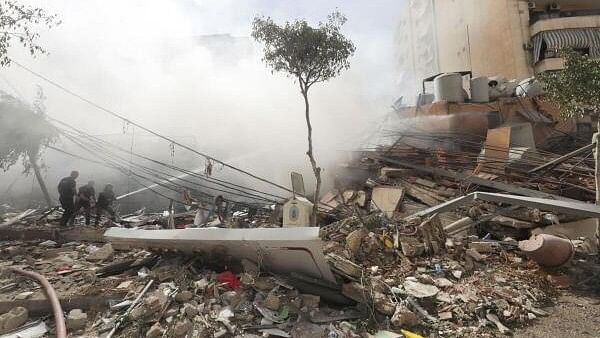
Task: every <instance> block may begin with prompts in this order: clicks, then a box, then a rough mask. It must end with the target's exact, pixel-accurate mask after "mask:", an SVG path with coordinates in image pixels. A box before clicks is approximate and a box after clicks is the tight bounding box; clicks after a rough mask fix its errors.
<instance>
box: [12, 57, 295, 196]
mask: <svg viewBox="0 0 600 338" xmlns="http://www.w3.org/2000/svg"><path fill="white" fill-rule="evenodd" d="M11 61H12V63H14V64H15V65H17V66H19V67H21V68H22V69H24V70H25V71H27V72H29V73H31V74H32V75H34V76H36V77H38V78H40V79H42V80H44V81H46V82H48V83H49V84H51V85H53V86H55V87H57V88H59V89H61V90H62V91H64V92H66V93H67V94H69V95H71V96H74V97H76V98H78V99H80V100H82V101H84V102H86V103H88V104H89V105H91V106H93V107H95V108H97V109H99V110H102V111H104V112H106V113H108V114H110V115H112V116H114V117H116V118H118V119H121V120H122V121H124V122H126V123H129V124H131V125H134V126H136V127H138V128H140V129H142V130H144V131H146V132H148V133H150V134H152V135H154V136H157V137H159V138H162V139H164V140H166V141H168V142H170V143H171V144H174V145H177V146H179V147H181V148H183V149H186V150H189V151H191V152H193V153H195V154H197V155H200V156H202V157H204V158H206V159H209V160H212V161H214V162H217V163H219V164H221V165H223V166H225V167H227V168H230V169H233V170H235V171H237V172H240V173H242V174H245V175H248V176H250V177H252V178H254V179H257V180H259V181H262V182H265V183H268V184H270V185H272V186H274V187H277V188H279V189H282V190H285V191H287V192H293V191H292V190H290V189H288V188H286V187H284V186H282V185H280V184H277V183H275V182H272V181H269V180H267V179H265V178H262V177H260V176H257V175H255V174H252V173H250V172H248V171H246V170H243V169H240V168H237V167H235V166H233V165H231V164H228V163H225V162H223V161H220V160H218V159H216V158H214V157H212V156H210V155H207V154H204V153H202V152H199V151H197V150H195V149H193V148H191V147H188V146H186V145H185V144H182V143H179V142H177V141H175V140H173V139H171V138H169V137H166V136H163V135H161V134H159V133H157V132H155V131H153V130H151V129H148V128H146V127H144V126H142V125H140V124H138V123H136V122H133V121H131V120H130V119H128V118H126V117H124V116H122V115H120V114H118V113H116V112H114V111H112V110H110V109H108V108H105V107H103V106H101V105H99V104H97V103H95V102H93V101H91V100H89V99H86V98H85V97H83V96H81V95H79V94H77V93H75V92H73V91H71V90H69V89H68V88H66V87H64V86H62V85H61V84H59V83H57V82H55V81H53V80H51V79H49V78H47V77H45V76H44V75H41V74H39V73H37V72H35V71H33V70H31V69H29V68H28V67H26V66H24V65H22V64H20V63H19V62H17V61H15V60H11Z"/></svg>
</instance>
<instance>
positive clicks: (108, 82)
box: [0, 0, 401, 197]
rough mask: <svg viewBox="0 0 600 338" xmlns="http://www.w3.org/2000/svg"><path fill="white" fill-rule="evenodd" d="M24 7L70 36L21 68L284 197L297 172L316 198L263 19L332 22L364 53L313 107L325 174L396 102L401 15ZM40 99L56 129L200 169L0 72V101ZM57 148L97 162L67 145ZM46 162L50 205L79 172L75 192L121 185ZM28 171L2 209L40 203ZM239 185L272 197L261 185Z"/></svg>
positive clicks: (303, 6) (123, 4) (14, 181)
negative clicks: (265, 52)
mask: <svg viewBox="0 0 600 338" xmlns="http://www.w3.org/2000/svg"><path fill="white" fill-rule="evenodd" d="M26 3H28V4H32V5H34V6H40V7H43V8H45V9H46V10H47V11H49V12H54V13H57V14H58V15H59V16H60V18H61V20H62V21H63V23H62V25H60V26H58V27H56V28H54V29H52V30H50V31H41V32H40V33H41V35H42V36H41V38H40V41H39V42H40V43H41V44H42V45H43V46H44V47H45V48H46V49H47V50H48V51H49V52H50V54H49V55H47V56H46V55H42V56H39V57H37V58H32V57H31V56H29V55H27V52H26V51H24V50H22V49H20V48H13V49H12V50H11V51H10V52H11V55H12V57H13V58H14V59H15V60H17V61H18V62H19V63H21V64H23V65H26V66H27V67H29V68H31V69H33V70H35V71H37V72H39V73H41V74H43V75H45V76H47V77H48V78H50V79H52V80H54V81H56V82H58V83H60V84H62V85H64V86H65V87H67V88H69V89H71V90H73V91H74V92H76V93H78V94H81V95H82V96H83V97H85V98H87V99H89V100H91V101H94V102H96V103H98V104H100V105H102V106H104V107H106V108H109V109H111V110H114V111H116V112H119V113H120V114H122V115H124V116H126V117H127V118H129V119H131V120H132V121H135V122H138V123H140V124H142V125H144V126H146V127H148V128H150V129H152V130H155V131H157V132H159V133H161V134H164V135H168V136H170V137H172V138H174V139H176V140H178V141H180V142H182V143H185V144H186V145H189V146H191V147H193V148H195V149H198V150H200V151H202V152H205V153H208V154H210V155H212V156H214V157H216V158H218V159H221V160H223V161H225V162H228V163H231V164H234V165H236V166H239V167H241V168H243V169H247V170H249V171H251V172H253V173H256V174H258V175H260V176H263V177H266V178H269V179H270V180H272V181H275V182H277V183H280V184H283V185H286V186H289V185H290V184H289V172H290V171H299V172H301V173H303V174H304V176H305V182H306V184H307V189H309V191H310V190H311V189H312V188H311V186H312V181H313V178H312V174H311V170H310V165H309V162H308V160H307V157H306V155H305V152H306V125H305V120H304V115H303V113H304V106H303V101H302V99H301V96H300V94H299V90H298V87H297V84H295V83H294V82H293V80H292V79H290V78H287V77H286V76H285V75H284V74H277V73H276V74H272V73H271V71H270V70H269V69H268V68H266V66H265V65H264V63H263V62H262V61H261V46H260V45H258V44H257V43H255V42H254V41H252V40H251V38H250V29H251V21H252V18H253V17H254V16H255V15H257V14H262V15H269V16H272V17H274V18H275V19H276V20H277V21H279V22H281V21H283V20H291V19H293V18H306V19H307V20H309V21H310V22H312V23H317V22H318V21H319V20H325V18H326V16H327V14H328V13H330V12H332V11H333V10H335V9H336V8H337V9H338V10H340V11H341V12H343V13H344V14H346V16H347V17H348V22H347V24H346V25H345V26H344V32H345V33H346V34H347V36H348V37H349V38H350V39H352V40H353V41H354V43H355V44H356V47H357V51H356V54H355V56H354V57H353V59H352V60H351V68H350V70H348V71H345V72H344V73H343V74H342V75H341V76H340V77H338V78H336V79H334V80H332V81H330V82H329V83H325V84H321V85H316V86H314V88H313V89H311V91H312V92H311V93H310V99H311V109H312V118H313V126H314V140H315V141H314V142H315V152H316V157H317V161H318V162H319V163H320V164H321V165H322V166H323V167H324V168H325V173H326V174H327V173H330V172H331V170H333V169H332V168H333V164H334V162H335V161H336V160H338V159H339V158H340V156H341V155H343V153H341V152H340V151H342V150H350V149H353V148H354V147H358V146H360V142H361V141H362V140H363V139H364V137H365V136H366V135H368V134H369V133H371V132H372V131H373V130H375V128H376V127H377V125H378V123H379V122H380V121H381V120H382V118H383V116H385V115H386V114H387V113H388V112H389V110H390V109H389V107H390V104H391V103H392V102H393V101H394V99H395V98H396V95H395V93H396V92H397V84H396V83H395V82H394V78H395V74H394V65H395V64H396V63H395V62H394V59H393V58H394V53H393V48H394V46H393V35H394V30H395V28H396V19H397V17H398V16H399V14H400V13H398V11H399V10H400V8H401V5H400V4H398V3H397V1H392V0H385V1H378V2H363V1H348V2H347V1H341V0H340V1H331V2H327V3H326V4H324V3H322V2H320V1H316V0H308V1H296V2H275V1H267V0H262V1H258V0H252V1H231V0H226V1H203V0H198V1H184V0H181V1H166V0H156V1H141V0H135V1H107V0H104V1H97V0H94V1H67V0H55V1H51V2H47V1H33V0H32V1H26ZM37 85H40V86H42V87H43V89H44V94H45V95H46V97H47V100H46V103H45V104H46V107H47V113H48V114H49V115H50V116H52V117H54V118H56V119H59V120H62V121H65V122H68V123H70V124H72V125H74V126H76V127H77V128H80V129H82V130H83V131H85V132H88V133H91V134H94V135H99V136H101V137H102V138H104V139H106V140H108V141H110V142H114V143H117V144H119V145H120V146H123V147H126V148H132V149H133V150H134V151H135V152H140V153H143V154H145V155H149V156H152V157H154V158H157V159H161V160H165V161H169V162H172V163H174V164H178V165H182V166H185V167H186V168H187V169H195V168H197V167H198V166H202V165H204V160H203V159H201V158H198V157H197V156H195V155H193V154H192V153H190V152H188V151H185V150H182V149H179V148H176V149H175V153H174V154H173V153H172V152H171V149H170V146H169V143H168V142H166V141H162V140H158V139H156V138H155V137H153V136H151V135H148V134H147V133H144V132H142V131H141V130H139V129H136V128H134V127H132V126H127V125H125V124H124V123H123V122H122V121H120V120H118V119H115V118H113V117H110V116H109V115H107V114H106V113H104V112H102V111H99V110H98V109H96V108H94V107H92V106H90V105H89V104H87V103H85V102H82V101H81V100H79V99H77V98H74V97H72V96H69V95H67V94H66V93H65V92H63V91H61V90H60V89H57V88H56V87H53V86H51V85H49V84H48V83H46V82H44V81H42V80H41V79H39V78H37V77H35V76H33V75H31V74H29V73H27V72H25V71H24V70H23V69H21V68H19V67H17V66H16V65H13V66H11V67H10V68H5V69H2V70H0V89H2V90H4V91H6V92H8V93H11V94H12V95H14V96H16V97H19V98H22V99H23V100H25V101H28V102H31V100H32V99H33V97H35V93H36V90H37ZM56 146H57V147H59V148H63V149H65V150H69V151H72V152H75V153H78V154H82V155H85V156H86V157H93V156H92V155H89V154H86V153H85V152H83V151H81V150H79V149H78V148H76V147H75V146H73V145H72V144H71V143H70V141H68V140H65V139H64V138H63V139H61V140H60V141H59V143H58V144H57V145H56ZM340 154H341V155H340ZM43 161H44V163H45V165H46V172H45V176H46V179H47V180H48V185H49V187H50V190H51V191H52V192H53V191H54V190H55V189H54V188H53V187H54V186H55V183H56V182H57V181H58V180H59V179H60V177H63V176H66V175H67V174H68V172H69V171H70V170H72V169H79V170H80V172H81V177H80V180H79V181H80V183H81V182H85V181H86V180H88V179H95V180H96V181H99V182H104V181H109V180H111V179H112V180H113V181H115V180H118V178H117V176H122V175H121V174H120V173H117V172H114V171H112V170H109V169H104V168H100V167H98V166H97V165H94V164H89V163H86V162H82V161H80V160H76V159H73V158H71V157H69V156H66V155H62V154H59V153H57V152H55V151H53V150H47V151H46V152H45V154H44V156H43ZM21 170H22V168H18V166H15V167H14V168H13V169H11V170H10V171H9V172H7V173H2V175H1V177H0V192H1V193H2V194H4V197H6V196H7V195H11V196H13V195H19V194H21V195H22V194H28V195H31V196H33V195H35V194H36V192H37V186H36V185H35V184H33V183H34V182H33V181H32V177H31V176H29V177H24V176H23V175H21ZM217 175H224V176H223V177H229V176H227V175H231V176H230V179H232V180H235V181H236V182H239V183H244V181H243V180H245V179H246V178H245V177H243V176H240V175H233V173H220V172H218V173H217ZM326 183H328V182H327V178H326ZM245 184H247V185H253V186H257V187H259V188H263V189H265V190H266V189H267V186H264V185H262V184H258V183H257V182H255V181H250V182H245ZM119 188H120V190H121V192H124V191H123V190H130V189H131V187H125V186H121V187H119Z"/></svg>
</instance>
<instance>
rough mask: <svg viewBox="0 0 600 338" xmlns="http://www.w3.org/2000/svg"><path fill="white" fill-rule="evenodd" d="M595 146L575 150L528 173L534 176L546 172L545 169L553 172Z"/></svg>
mask: <svg viewBox="0 0 600 338" xmlns="http://www.w3.org/2000/svg"><path fill="white" fill-rule="evenodd" d="M594 146H595V143H591V144H588V145H587V146H585V147H582V148H579V149H577V150H573V151H572V152H570V153H568V154H565V155H563V156H561V157H559V158H557V159H555V160H552V161H550V162H548V163H545V164H542V165H541V166H539V167H535V168H533V169H531V170H529V172H528V173H529V174H533V173H536V172H538V171H540V170H544V169H548V170H551V169H552V168H554V167H556V166H557V165H559V164H561V163H563V162H564V161H567V160H569V159H571V158H573V157H575V156H577V155H580V154H583V153H585V152H588V151H591V150H592V149H594Z"/></svg>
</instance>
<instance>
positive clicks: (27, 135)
mask: <svg viewBox="0 0 600 338" xmlns="http://www.w3.org/2000/svg"><path fill="white" fill-rule="evenodd" d="M57 137H58V132H57V130H56V129H55V128H54V127H53V126H52V125H51V124H50V123H49V122H48V121H47V120H46V116H45V108H44V105H43V94H42V92H41V90H40V91H38V97H37V99H36V100H35V102H34V104H33V105H32V106H31V105H28V104H26V103H24V102H23V101H21V100H19V99H17V98H15V97H13V96H11V95H9V94H6V93H4V92H0V169H2V170H4V171H6V170H8V168H10V167H11V166H12V165H13V164H15V163H16V162H17V160H19V158H21V159H22V161H23V165H24V167H25V170H24V172H25V173H27V172H29V170H30V159H37V158H38V157H39V156H40V154H41V152H42V150H43V147H44V146H45V145H48V144H51V143H54V142H55V141H56V139H57Z"/></svg>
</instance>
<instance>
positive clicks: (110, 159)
mask: <svg viewBox="0 0 600 338" xmlns="http://www.w3.org/2000/svg"><path fill="white" fill-rule="evenodd" d="M60 132H61V134H63V135H64V136H65V137H66V138H67V139H69V140H70V141H71V142H73V143H74V144H76V145H78V146H79V147H81V148H82V149H84V150H85V151H87V152H89V153H91V154H93V155H96V156H101V157H103V158H104V160H105V161H106V163H109V164H110V166H111V167H112V168H113V169H116V170H118V171H120V172H121V173H122V174H124V175H126V176H131V175H133V176H137V177H140V178H142V179H145V180H147V181H149V182H152V183H153V184H154V185H155V186H161V187H164V188H166V189H169V190H172V191H174V192H176V193H180V192H181V191H180V190H178V189H176V188H177V187H179V188H182V189H187V190H191V191H197V192H199V193H201V194H202V195H205V196H208V197H210V198H214V197H215V196H214V195H211V194H208V193H206V192H203V191H201V190H198V189H196V188H193V187H190V186H187V185H184V184H177V183H173V181H174V180H180V181H183V182H188V183H191V184H194V185H197V186H200V187H203V188H207V189H211V190H214V191H219V192H222V193H225V194H230V195H234V196H240V197H243V198H250V199H254V200H257V201H258V200H262V201H265V202H269V203H276V204H277V203H279V202H278V201H274V200H272V199H268V198H265V197H262V196H258V195H255V194H250V193H247V192H242V193H241V194H240V193H236V192H232V191H227V190H222V189H217V188H214V187H208V186H205V185H202V184H199V183H196V182H193V181H188V180H183V179H181V178H179V177H174V176H173V175H171V174H169V173H165V172H162V171H159V170H156V169H153V168H150V167H147V166H144V165H141V164H138V163H135V162H129V161H128V160H126V159H123V158H122V157H120V156H118V155H115V154H114V153H112V152H110V151H107V150H106V149H104V148H103V146H102V145H100V144H99V142H98V141H97V140H87V143H86V142H85V141H84V140H82V139H77V138H76V136H73V135H70V133H69V132H67V131H65V130H62V131H60ZM90 142H91V143H90ZM70 155H72V154H70ZM115 158H116V160H115ZM92 161H93V160H92ZM119 162H125V163H130V164H132V165H134V166H135V167H136V169H137V170H141V171H142V172H144V173H146V174H147V175H150V176H152V177H154V178H157V179H158V180H162V181H156V180H153V179H151V178H148V177H147V176H143V175H141V174H139V173H137V172H134V171H132V170H131V168H126V167H125V166H124V165H120V164H119ZM169 184H172V185H173V186H175V188H174V187H173V186H170V185H169ZM143 186H144V187H145V188H146V189H150V188H152V187H151V186H150V187H149V186H145V185H143ZM150 190H151V191H154V190H152V189H150ZM227 200H229V201H230V202H233V203H235V204H242V205H248V204H247V203H243V202H240V201H236V200H232V199H227ZM263 203H264V202H263Z"/></svg>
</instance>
